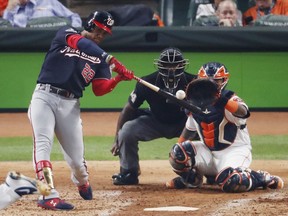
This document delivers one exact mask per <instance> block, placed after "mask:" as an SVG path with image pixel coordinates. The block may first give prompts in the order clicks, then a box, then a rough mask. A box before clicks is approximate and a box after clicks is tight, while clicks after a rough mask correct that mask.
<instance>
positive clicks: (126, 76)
mask: <svg viewBox="0 0 288 216" xmlns="http://www.w3.org/2000/svg"><path fill="white" fill-rule="evenodd" d="M106 62H107V63H108V64H109V65H110V67H111V69H112V70H113V71H115V72H116V73H118V74H119V75H120V76H121V79H122V80H132V79H133V77H134V73H133V71H131V70H128V69H127V68H126V67H125V66H124V65H123V64H122V63H121V62H119V61H118V60H117V59H116V58H115V57H113V56H112V55H108V56H107V58H106Z"/></svg>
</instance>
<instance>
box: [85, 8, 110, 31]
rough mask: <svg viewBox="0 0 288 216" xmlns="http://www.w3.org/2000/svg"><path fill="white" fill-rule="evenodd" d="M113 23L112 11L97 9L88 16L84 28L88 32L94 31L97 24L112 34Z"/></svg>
mask: <svg viewBox="0 0 288 216" xmlns="http://www.w3.org/2000/svg"><path fill="white" fill-rule="evenodd" d="M113 25H114V19H113V17H112V15H111V14H110V13H108V12H106V11H95V12H94V13H91V14H90V15H89V16H88V18H87V23H86V24H85V26H84V29H85V30H86V31H88V32H92V31H93V29H94V28H95V27H96V26H97V27H98V28H100V29H103V30H104V31H106V32H108V33H109V34H112V31H111V30H112V26H113Z"/></svg>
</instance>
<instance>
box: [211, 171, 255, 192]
mask: <svg viewBox="0 0 288 216" xmlns="http://www.w3.org/2000/svg"><path fill="white" fill-rule="evenodd" d="M250 174H251V170H249V169H244V170H243V169H241V168H240V167H237V168H232V167H228V168H225V169H223V170H222V171H220V173H219V174H218V175H217V176H216V183H217V184H218V185H220V186H221V189H222V190H223V191H224V192H227V193H237V192H244V191H249V190H250V189H251V188H252V186H253V184H252V178H251V175H250Z"/></svg>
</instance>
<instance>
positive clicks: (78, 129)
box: [55, 99, 88, 186]
mask: <svg viewBox="0 0 288 216" xmlns="http://www.w3.org/2000/svg"><path fill="white" fill-rule="evenodd" d="M67 113H69V115H68V117H67ZM55 133H56V136H57V138H58V140H59V142H60V144H61V147H62V149H63V153H64V158H65V160H66V161H67V163H68V164H69V166H70V168H71V170H72V177H71V178H72V181H73V182H74V183H75V184H76V185H77V186H82V185H85V184H86V183H87V182H88V172H87V165H86V161H85V159H84V143H83V132H82V120H81V118H80V107H79V101H78V100H75V99H73V100H69V99H63V100H62V101H61V109H58V110H57V112H56V127H55Z"/></svg>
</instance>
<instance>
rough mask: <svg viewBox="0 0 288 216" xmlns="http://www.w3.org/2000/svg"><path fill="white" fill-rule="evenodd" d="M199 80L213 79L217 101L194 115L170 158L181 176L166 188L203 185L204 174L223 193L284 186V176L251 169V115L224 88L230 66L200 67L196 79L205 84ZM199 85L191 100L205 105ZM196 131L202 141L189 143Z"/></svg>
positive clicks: (189, 94) (189, 92) (212, 64)
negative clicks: (202, 101)
mask: <svg viewBox="0 0 288 216" xmlns="http://www.w3.org/2000/svg"><path fill="white" fill-rule="evenodd" d="M199 79H205V80H207V79H211V80H213V82H212V81H211V83H212V84H214V83H215V82H216V83H215V85H216V86H217V87H218V88H217V87H216V88H215V89H216V91H217V94H215V95H216V100H214V101H213V103H211V104H210V105H207V106H206V107H202V110H203V112H202V113H191V114H190V115H189V117H188V119H187V122H186V127H185V128H184V130H183V132H182V135H181V137H180V138H179V140H178V143H177V144H175V145H174V146H173V147H172V150H171V152H170V158H169V161H170V163H171V166H172V167H173V170H174V171H175V172H176V173H177V174H178V175H180V177H176V178H174V179H172V180H171V181H168V182H167V183H166V186H167V187H168V188H177V189H180V188H186V187H188V188H195V187H201V185H202V182H203V176H204V175H207V176H214V177H215V178H214V180H215V182H216V183H217V184H218V185H219V186H221V188H222V190H223V191H224V192H244V191H251V190H255V189H256V188H259V187H261V188H267V187H268V188H271V189H280V188H283V186H284V182H283V180H282V179H281V178H280V177H278V176H272V175H270V174H269V173H268V172H265V171H253V170H251V169H249V167H250V165H251V162H252V154H251V149H252V148H251V142H250V137H249V133H248V129H247V125H246V120H247V118H248V117H249V116H250V113H249V110H248V106H247V105H246V104H245V102H244V101H243V100H242V99H241V98H240V97H238V96H237V95H236V94H235V93H234V92H232V91H229V90H225V89H224V88H225V86H226V85H227V83H228V80H229V72H228V70H227V68H226V67H225V66H224V65H223V64H221V63H217V62H209V63H207V64H204V65H203V66H202V67H201V68H200V70H199V72H198V80H196V81H197V82H198V81H201V80H199ZM205 80H204V81H205ZM195 83H196V82H193V81H192V82H190V83H189V85H188V87H187V89H186V94H187V98H188V100H190V101H193V102H194V103H196V104H201V103H200V102H199V101H198V102H197V98H196V94H193V93H192V92H195V88H194V86H195ZM198 84H199V82H198ZM201 91H203V95H205V94H207V89H206V92H205V89H202V90H201ZM198 94H199V93H198ZM199 98H201V97H199ZM203 99H204V98H203ZM196 131H198V133H199V135H200V137H201V141H198V142H191V141H189V140H191V136H193V134H194V133H196ZM185 140H188V141H185Z"/></svg>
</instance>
